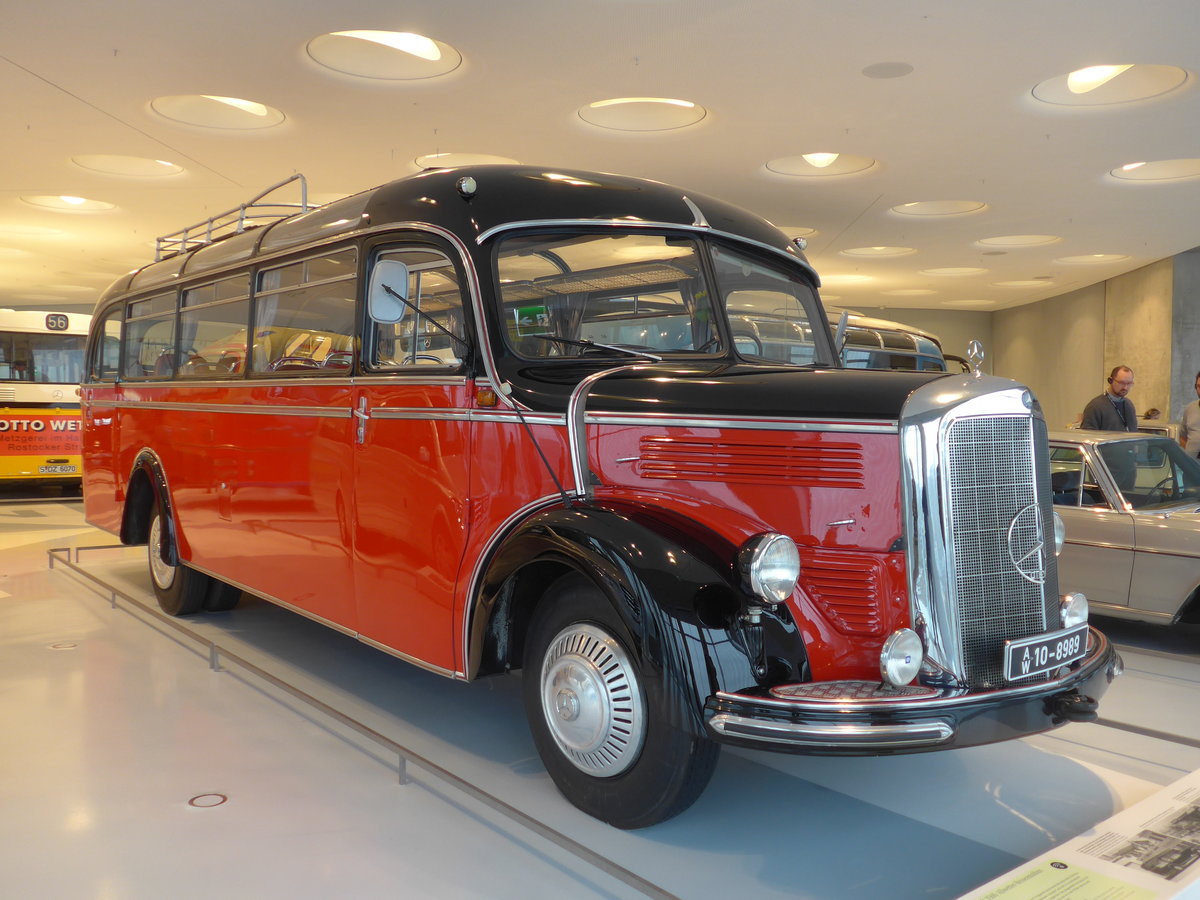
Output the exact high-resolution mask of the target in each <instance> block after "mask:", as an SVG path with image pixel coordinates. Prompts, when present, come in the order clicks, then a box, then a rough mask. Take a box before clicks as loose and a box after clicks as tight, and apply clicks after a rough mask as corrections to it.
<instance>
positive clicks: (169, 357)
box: [125, 291, 179, 378]
mask: <svg viewBox="0 0 1200 900" xmlns="http://www.w3.org/2000/svg"><path fill="white" fill-rule="evenodd" d="M125 346H126V349H125V377H126V378H172V377H174V375H175V370H176V369H177V368H178V367H179V361H178V359H177V358H176V351H175V292H174V291H172V292H171V293H169V294H158V295H156V296H153V297H147V298H145V299H143V300H134V301H133V302H132V303H130V304H129V312H128V317H127V318H126V324H125Z"/></svg>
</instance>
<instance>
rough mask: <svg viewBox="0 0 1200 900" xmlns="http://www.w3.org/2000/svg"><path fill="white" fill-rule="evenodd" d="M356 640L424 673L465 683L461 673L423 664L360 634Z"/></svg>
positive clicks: (421, 661) (423, 662) (431, 664)
mask: <svg viewBox="0 0 1200 900" xmlns="http://www.w3.org/2000/svg"><path fill="white" fill-rule="evenodd" d="M355 637H356V638H358V640H359V641H360V642H362V643H364V644H366V645H367V646H368V647H374V648H375V649H376V650H382V651H383V652H384V653H387V654H389V655H390V656H395V657H396V658H397V659H402V660H404V661H405V662H407V663H412V664H413V665H414V666H416V667H417V668H418V669H424V670H425V671H426V672H433V673H434V674H435V675H444V676H445V677H446V678H453V679H456V680H458V681H465V680H466V676H465V675H464V674H463V673H462V672H456V671H454V670H453V669H443V668H442V667H441V666H435V665H434V664H433V663H428V662H425V661H424V660H422V659H417V657H415V656H409V655H408V654H407V653H401V652H400V651H399V650H397V649H396V648H395V647H389V646H388V645H387V644H381V643H379V641H373V640H371V639H370V638H369V637H364V636H363V635H361V634H356V635H355Z"/></svg>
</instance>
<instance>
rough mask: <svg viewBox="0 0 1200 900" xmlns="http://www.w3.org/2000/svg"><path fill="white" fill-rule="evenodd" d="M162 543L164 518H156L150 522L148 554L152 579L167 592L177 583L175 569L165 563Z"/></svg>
mask: <svg viewBox="0 0 1200 900" xmlns="http://www.w3.org/2000/svg"><path fill="white" fill-rule="evenodd" d="M162 541H163V531H162V516H155V517H154V518H153V519H152V520H151V521H150V540H149V543H148V544H147V547H146V552H147V554H148V555H149V557H150V577H151V578H153V579H154V583H155V584H156V585H158V587H159V589H160V590H164V591H165V590H167V589H169V588H170V587H171V585H172V584H174V583H175V567H174V566H169V565H167V564H166V563H165V562H163V558H162Z"/></svg>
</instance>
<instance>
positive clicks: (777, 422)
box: [587, 370, 899, 434]
mask: <svg viewBox="0 0 1200 900" xmlns="http://www.w3.org/2000/svg"><path fill="white" fill-rule="evenodd" d="M609 371H616V370H609ZM587 421H588V422H589V423H592V424H596V425H660V426H669V427H678V428H736V429H742V430H760V431H830V432H853V433H865V434H895V433H896V432H897V431H898V430H899V425H898V424H897V423H896V422H895V421H886V422H880V421H868V420H862V419H824V420H820V421H808V420H804V419H782V418H780V419H776V418H760V417H751V416H726V417H723V418H715V417H714V418H707V419H706V418H698V417H695V416H683V415H680V416H664V415H662V414H661V413H657V414H656V413H611V412H603V411H601V412H593V413H589V414H588V417H587Z"/></svg>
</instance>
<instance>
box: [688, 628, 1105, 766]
mask: <svg viewBox="0 0 1200 900" xmlns="http://www.w3.org/2000/svg"><path fill="white" fill-rule="evenodd" d="M1121 668H1122V662H1121V657H1120V656H1119V655H1118V653H1117V651H1116V648H1114V647H1113V646H1112V644H1111V643H1109V640H1108V638H1106V637H1105V636H1104V635H1103V634H1101V633H1100V632H1099V631H1097V630H1096V629H1095V628H1092V629H1089V635H1088V652H1087V656H1085V657H1084V658H1083V659H1082V660H1080V661H1079V662H1077V663H1075V664H1074V665H1072V666H1071V667H1069V668H1068V669H1067V670H1066V671H1065V672H1059V673H1056V675H1055V677H1052V678H1051V679H1050V680H1049V681H1041V682H1038V683H1036V684H1030V685H1024V686H1021V687H1011V688H1002V689H1000V690H994V691H975V692H971V691H965V690H953V691H938V690H933V689H921V688H915V689H913V693H909V694H905V693H903V692H902V691H901V692H891V691H889V690H887V689H878V688H877V687H876V686H873V685H868V686H867V687H868V688H869V690H867V691H865V692H864V691H862V690H861V687H862V686H863V683H861V682H855V683H853V684H854V685H857V686H858V687H859V688H860V690H858V691H857V694H858V696H852V694H853V693H855V692H853V691H849V690H848V691H845V692H839V691H838V690H837V689H834V690H832V691H830V692H829V694H830V695H829V696H825V697H801V698H794V699H793V698H787V699H784V698H780V697H778V696H772V695H771V694H770V693H769V692H767V691H766V690H765V689H756V690H755V692H753V693H751V692H747V691H740V692H735V693H725V692H721V693H717V694H714V695H713V696H712V697H709V699H708V702H707V703H706V704H705V708H704V719H705V724H706V727H707V729H708V732H709V734H710V736H711V737H713V738H714V739H715V740H717V741H720V742H721V743H725V744H736V745H739V746H743V747H755V748H758V749H760V750H775V751H782V752H785V753H809V754H818V755H837V756H843V755H846V756H872V755H879V754H890V753H919V752H922V751H927V750H945V749H949V748H951V747H970V746H974V745H977V744H990V743H993V742H995V741H1004V740H1009V739H1012V738H1019V737H1024V736H1026V735H1030V734H1037V733H1039V732H1042V731H1048V730H1050V729H1051V728H1057V727H1058V726H1060V725H1063V724H1065V723H1066V722H1068V721H1086V720H1087V719H1088V718H1094V710H1095V705H1096V701H1097V700H1099V699H1100V697H1101V695H1103V694H1104V692H1105V691H1106V690H1107V689H1108V686H1109V684H1110V683H1111V682H1112V680H1113V679H1114V678H1116V677H1117V675H1119V674H1120V673H1121ZM803 687H814V686H813V685H806V686H803ZM776 691H777V692H779V688H776ZM864 693H865V694H866V696H863V694H864ZM839 694H840V695H839Z"/></svg>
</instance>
